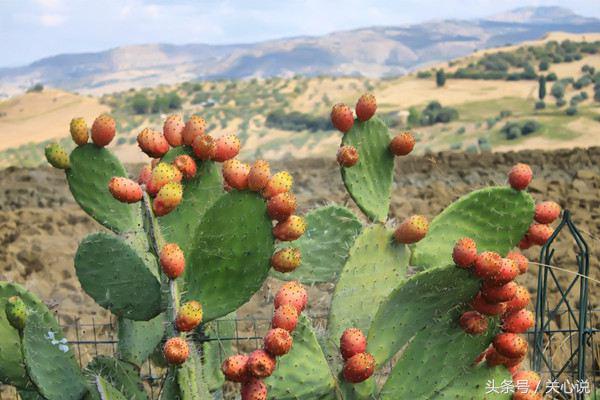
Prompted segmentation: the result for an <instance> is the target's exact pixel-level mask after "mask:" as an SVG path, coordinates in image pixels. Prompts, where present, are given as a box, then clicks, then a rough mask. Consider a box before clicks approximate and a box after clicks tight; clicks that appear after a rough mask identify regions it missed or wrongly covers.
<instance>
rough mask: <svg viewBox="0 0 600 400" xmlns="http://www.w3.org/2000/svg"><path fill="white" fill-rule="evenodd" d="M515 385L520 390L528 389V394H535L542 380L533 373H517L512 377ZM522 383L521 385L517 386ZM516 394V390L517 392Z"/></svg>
mask: <svg viewBox="0 0 600 400" xmlns="http://www.w3.org/2000/svg"><path fill="white" fill-rule="evenodd" d="M512 378H513V382H514V384H515V385H517V386H519V387H520V388H524V389H529V390H528V391H530V392H535V391H537V390H538V389H539V387H540V383H541V381H542V378H541V377H540V375H539V374H538V373H537V372H534V371H517V372H515V373H514V374H513V376H512ZM518 382H523V383H524V384H523V385H519V384H517V383H518ZM517 392H518V390H517Z"/></svg>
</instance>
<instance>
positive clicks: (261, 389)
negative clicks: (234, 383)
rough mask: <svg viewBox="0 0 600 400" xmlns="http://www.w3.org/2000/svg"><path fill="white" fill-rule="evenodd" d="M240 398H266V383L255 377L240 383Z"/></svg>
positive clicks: (254, 399) (256, 399) (255, 399)
mask: <svg viewBox="0 0 600 400" xmlns="http://www.w3.org/2000/svg"><path fill="white" fill-rule="evenodd" d="M241 394H242V400H267V385H265V383H264V382H263V381H262V380H261V379H257V378H250V379H249V380H248V381H247V382H244V383H243V384H242V393H241Z"/></svg>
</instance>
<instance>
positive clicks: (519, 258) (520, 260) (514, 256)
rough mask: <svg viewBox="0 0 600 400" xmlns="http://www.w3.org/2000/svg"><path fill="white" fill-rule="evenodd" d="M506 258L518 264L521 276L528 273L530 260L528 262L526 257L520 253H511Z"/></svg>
mask: <svg viewBox="0 0 600 400" xmlns="http://www.w3.org/2000/svg"><path fill="white" fill-rule="evenodd" d="M506 258H510V259H511V260H513V261H514V262H516V263H517V267H519V274H521V275H523V274H524V273H525V272H527V268H528V267H529V260H527V257H525V256H524V255H523V254H521V253H519V252H518V251H510V252H509V253H508V254H507V255H506Z"/></svg>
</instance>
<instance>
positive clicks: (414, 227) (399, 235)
mask: <svg viewBox="0 0 600 400" xmlns="http://www.w3.org/2000/svg"><path fill="white" fill-rule="evenodd" d="M428 230H429V222H428V221H427V218H426V217H425V216H423V215H412V216H410V217H408V218H406V219H405V220H404V221H402V223H401V224H400V225H399V226H398V228H396V230H395V231H394V238H395V239H396V241H397V242H398V243H404V244H411V243H416V242H418V241H419V240H421V239H423V238H424V237H425V236H426V235H427V231H428Z"/></svg>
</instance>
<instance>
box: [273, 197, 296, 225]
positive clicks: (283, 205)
mask: <svg viewBox="0 0 600 400" xmlns="http://www.w3.org/2000/svg"><path fill="white" fill-rule="evenodd" d="M295 211H296V196H294V194H293V193H291V192H283V193H279V194H278V195H276V196H273V197H271V198H270V199H269V200H268V201H267V214H269V217H270V218H271V219H275V220H277V221H285V220H286V219H288V218H289V217H290V215H292V214H293V213H294V212H295Z"/></svg>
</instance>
